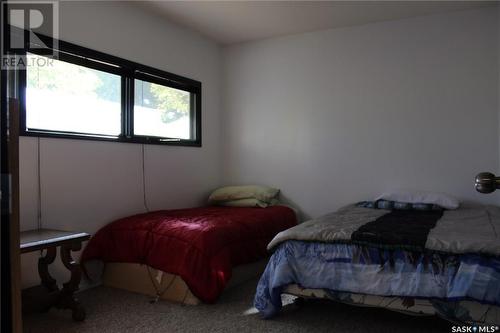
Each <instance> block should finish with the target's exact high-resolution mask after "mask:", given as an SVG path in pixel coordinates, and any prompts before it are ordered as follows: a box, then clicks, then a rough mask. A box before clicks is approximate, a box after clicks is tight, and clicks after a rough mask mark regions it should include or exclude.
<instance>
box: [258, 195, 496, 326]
mask: <svg viewBox="0 0 500 333" xmlns="http://www.w3.org/2000/svg"><path fill="white" fill-rule="evenodd" d="M499 232H500V208H499V207H494V206H479V205H462V207H460V208H459V209H455V210H445V209H441V208H439V207H436V206H432V205H431V206H426V207H416V206H415V207H397V205H396V206H394V203H390V202H375V203H374V202H362V203H358V204H355V205H350V206H347V207H344V208H342V209H340V210H338V211H337V212H335V213H331V214H328V215H325V216H323V217H321V218H318V219H313V220H310V221H307V222H304V223H302V224H299V225H298V226H296V227H293V228H291V229H288V230H286V231H283V232H281V233H280V234H278V235H277V236H276V237H275V238H274V239H273V240H272V241H271V243H270V244H269V246H268V249H269V250H271V251H273V255H272V256H271V258H270V261H269V263H268V265H267V267H266V270H265V271H264V273H263V275H262V277H261V279H260V281H259V283H258V286H257V291H256V295H255V302H254V303H255V307H256V308H257V309H258V310H259V311H260V313H261V314H262V315H263V316H264V317H265V318H270V317H273V316H274V315H276V314H277V313H279V311H280V309H281V307H282V303H281V295H282V294H284V293H287V294H292V295H296V296H301V297H313V298H327V299H332V300H336V301H341V302H345V303H349V304H354V305H365V306H377V307H385V308H388V309H392V310H396V311H402V312H407V313H413V314H428V315H440V316H442V317H444V318H445V319H448V320H451V321H454V322H466V323H483V324H495V325H498V324H500V310H499V309H500V307H499V306H500V237H499V234H498V233H499Z"/></svg>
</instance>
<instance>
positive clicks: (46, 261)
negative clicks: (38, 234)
mask: <svg viewBox="0 0 500 333" xmlns="http://www.w3.org/2000/svg"><path fill="white" fill-rule="evenodd" d="M55 258H56V248H55V247H49V248H47V253H46V254H45V256H43V257H40V258H39V259H38V274H39V275H40V279H41V280H42V285H43V286H44V287H45V288H47V289H48V290H49V291H50V292H52V291H56V290H58V289H59V288H58V287H57V283H56V280H54V278H53V277H52V276H50V273H49V265H50V264H52V263H53V262H54V259H55Z"/></svg>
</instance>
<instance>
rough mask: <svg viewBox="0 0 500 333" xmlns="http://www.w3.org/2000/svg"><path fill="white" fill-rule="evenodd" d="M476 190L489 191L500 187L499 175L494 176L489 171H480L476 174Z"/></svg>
mask: <svg viewBox="0 0 500 333" xmlns="http://www.w3.org/2000/svg"><path fill="white" fill-rule="evenodd" d="M475 186H476V191H478V192H481V193H491V192H494V191H495V190H496V189H499V188H500V177H496V176H495V175H494V174H492V173H491V172H481V173H478V174H477V176H476V181H475Z"/></svg>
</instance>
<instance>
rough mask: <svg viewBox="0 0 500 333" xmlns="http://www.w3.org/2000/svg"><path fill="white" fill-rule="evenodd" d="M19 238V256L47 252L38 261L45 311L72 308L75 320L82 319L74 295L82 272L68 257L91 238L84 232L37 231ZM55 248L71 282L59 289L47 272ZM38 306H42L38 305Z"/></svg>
mask: <svg viewBox="0 0 500 333" xmlns="http://www.w3.org/2000/svg"><path fill="white" fill-rule="evenodd" d="M20 238H21V253H28V252H33V251H42V250H46V253H45V256H41V257H40V258H39V259H38V273H39V274H40V278H41V285H42V286H43V287H44V289H45V293H46V294H47V296H48V297H47V299H48V301H47V304H46V306H45V308H44V309H45V310H48V309H49V308H50V307H51V306H55V307H57V308H59V309H71V311H72V316H73V319H74V320H76V321H82V320H84V319H85V310H84V308H83V307H82V305H81V304H80V303H79V302H78V300H77V299H76V298H75V297H74V295H73V294H74V292H75V291H77V290H78V286H79V285H80V280H81V278H82V270H81V268H80V265H79V264H78V263H76V262H75V261H74V260H73V258H72V257H71V251H79V250H80V249H81V248H82V242H83V241H86V240H88V239H89V238H90V235H89V234H87V233H85V232H73V231H62V230H52V229H40V230H29V231H24V232H21V233H20ZM57 247H60V255H61V261H62V263H63V264H64V266H65V267H66V268H67V269H68V270H70V271H71V278H70V280H69V281H68V282H66V283H63V287H62V288H61V289H59V287H58V286H57V283H56V280H55V279H54V278H53V277H52V276H50V273H49V269H48V267H49V265H50V264H52V263H53V262H54V260H55V258H56V255H57V251H56V250H57ZM35 288H36V287H35ZM30 289H32V288H30ZM33 294H34V293H33ZM40 304H44V303H43V302H40Z"/></svg>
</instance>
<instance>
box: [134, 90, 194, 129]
mask: <svg viewBox="0 0 500 333" xmlns="http://www.w3.org/2000/svg"><path fill="white" fill-rule="evenodd" d="M134 101H135V103H134V134H137V135H151V136H158V137H168V138H181V139H190V138H191V133H190V93H189V92H187V91H183V90H179V89H174V88H170V87H166V86H163V85H159V84H155V83H151V82H147V81H142V80H135V98H134Z"/></svg>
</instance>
